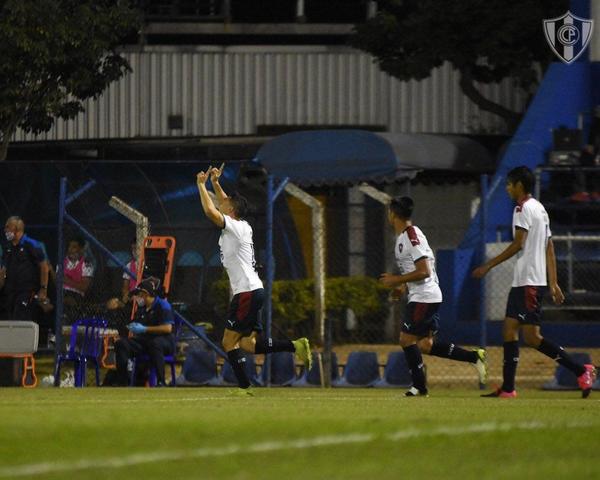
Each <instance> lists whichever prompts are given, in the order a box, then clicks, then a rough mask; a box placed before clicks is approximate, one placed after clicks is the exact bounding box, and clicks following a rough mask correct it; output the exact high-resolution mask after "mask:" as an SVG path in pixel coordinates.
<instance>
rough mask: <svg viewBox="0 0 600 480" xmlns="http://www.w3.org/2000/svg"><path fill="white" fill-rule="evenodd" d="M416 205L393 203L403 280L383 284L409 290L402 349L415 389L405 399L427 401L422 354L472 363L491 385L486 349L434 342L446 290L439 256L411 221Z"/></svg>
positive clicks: (404, 200) (384, 278)
mask: <svg viewBox="0 0 600 480" xmlns="http://www.w3.org/2000/svg"><path fill="white" fill-rule="evenodd" d="M413 208H414V203H413V201H412V199H411V198H409V197H396V198H394V199H392V201H391V202H390V205H389V209H388V220H389V222H390V224H391V225H392V226H393V227H394V231H395V232H396V234H397V235H398V238H397V239H396V246H395V249H394V253H395V256H396V263H397V265H398V268H399V269H400V272H401V275H392V274H390V273H384V274H382V275H381V278H380V282H381V283H382V284H383V285H385V286H386V287H389V288H394V289H395V291H394V293H395V294H396V295H397V293H401V292H403V291H404V290H406V288H407V287H408V305H407V309H406V319H405V320H404V321H403V323H402V329H401V333H400V345H401V346H402V350H404V355H405V356H406V362H407V363H408V368H409V369H410V372H411V375H412V381H413V385H412V387H411V388H410V389H409V390H408V391H407V392H406V393H405V395H406V396H407V397H416V396H427V384H426V379H425V371H424V365H423V357H422V356H421V352H423V353H426V354H428V355H434V356H436V357H442V358H449V359H451V360H458V361H459V362H469V363H472V364H473V365H474V366H475V368H476V369H477V373H478V375H479V382H480V383H481V384H485V383H486V381H487V363H486V353H485V350H483V349H482V348H480V349H476V350H465V349H464V348H461V347H459V346H457V345H455V344H453V343H443V342H440V341H438V340H437V339H436V338H435V335H436V333H437V332H438V318H439V315H438V310H439V308H440V305H441V304H442V291H441V290H440V285H439V281H438V276H437V273H436V271H435V257H434V255H433V251H432V250H431V248H430V247H429V243H428V242H427V238H426V237H425V234H424V233H423V232H422V231H421V229H420V228H419V227H417V226H415V225H413V224H412V222H411V217H412V212H413Z"/></svg>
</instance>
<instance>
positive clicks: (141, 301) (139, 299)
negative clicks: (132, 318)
mask: <svg viewBox="0 0 600 480" xmlns="http://www.w3.org/2000/svg"><path fill="white" fill-rule="evenodd" d="M135 303H137V305H138V307H143V306H144V305H145V304H146V302H145V301H144V299H143V298H141V297H136V299H135Z"/></svg>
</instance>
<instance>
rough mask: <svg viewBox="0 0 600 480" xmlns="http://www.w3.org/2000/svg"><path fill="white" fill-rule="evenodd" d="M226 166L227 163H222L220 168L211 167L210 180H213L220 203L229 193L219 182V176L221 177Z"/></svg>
mask: <svg viewBox="0 0 600 480" xmlns="http://www.w3.org/2000/svg"><path fill="white" fill-rule="evenodd" d="M224 168H225V164H224V163H222V164H221V166H220V167H219V168H211V169H210V181H211V182H212V186H213V189H214V191H215V195H216V196H217V202H218V203H219V205H221V204H222V203H223V200H225V199H226V198H228V197H227V194H226V193H225V191H224V190H223V188H222V187H221V184H220V183H219V178H221V174H222V173H223V169H224Z"/></svg>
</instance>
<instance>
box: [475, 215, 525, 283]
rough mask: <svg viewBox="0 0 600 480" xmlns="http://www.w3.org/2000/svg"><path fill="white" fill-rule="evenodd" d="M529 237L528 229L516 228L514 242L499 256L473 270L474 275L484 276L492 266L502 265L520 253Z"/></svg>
mask: <svg viewBox="0 0 600 480" xmlns="http://www.w3.org/2000/svg"><path fill="white" fill-rule="evenodd" d="M526 238H527V230H525V229H523V228H518V227H517V228H516V229H515V238H514V240H513V241H512V243H511V244H510V245H509V246H508V247H506V248H505V249H504V251H503V252H502V253H501V254H500V255H498V256H497V257H494V258H492V259H491V260H489V261H487V262H486V263H484V264H483V265H480V266H479V267H477V268H476V269H475V270H473V273H472V276H473V277H475V278H483V277H484V276H485V274H486V273H488V272H489V271H490V270H491V269H492V268H494V267H495V266H496V265H500V264H501V263H502V262H505V261H506V260H508V259H509V258H511V257H512V256H514V255H516V254H517V253H519V251H520V250H521V249H522V248H523V245H524V244H525V240H526Z"/></svg>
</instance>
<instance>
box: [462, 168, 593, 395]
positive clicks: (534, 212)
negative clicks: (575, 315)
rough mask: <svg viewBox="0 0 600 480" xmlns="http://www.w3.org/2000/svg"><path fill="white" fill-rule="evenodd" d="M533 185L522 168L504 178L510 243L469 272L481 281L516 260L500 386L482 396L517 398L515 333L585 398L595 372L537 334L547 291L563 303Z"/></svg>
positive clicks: (547, 223)
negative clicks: (562, 370) (570, 378)
mask: <svg viewBox="0 0 600 480" xmlns="http://www.w3.org/2000/svg"><path fill="white" fill-rule="evenodd" d="M534 184H535V177H534V176H533V173H532V172H531V170H529V168H527V167H524V166H522V167H517V168H514V169H512V170H511V171H510V172H508V177H507V180H506V191H507V192H508V195H509V196H510V198H511V199H512V200H515V201H516V202H517V206H516V207H515V210H514V213H513V222H512V224H513V237H514V240H513V241H512V243H511V244H510V245H509V246H508V247H507V248H506V249H505V250H504V251H503V252H502V253H501V254H500V255H498V256H497V257H494V258H493V259H491V260H490V261H488V262H486V263H485V264H483V265H481V266H480V267H478V268H476V269H475V270H474V271H473V276H474V277H475V278H483V276H485V274H486V273H487V272H489V271H490V270H491V269H492V268H494V267H495V266H496V265H499V264H500V263H502V262H504V261H506V260H508V259H509V258H511V257H512V256H513V255H517V263H516V265H515V272H514V276H513V282H512V288H511V290H510V293H509V295H508V304H507V307H506V316H505V318H504V326H503V330H502V334H503V337H504V367H503V370H502V376H503V383H502V387H500V388H499V389H497V390H496V391H494V392H492V393H489V394H486V395H483V396H485V397H501V398H513V397H516V396H517V391H516V390H515V375H516V373H517V364H518V362H519V331H520V330H521V331H522V332H523V338H524V340H525V343H526V344H527V345H529V346H530V347H533V348H536V349H537V350H539V351H540V352H542V353H543V354H544V355H547V356H548V357H550V358H552V359H553V360H556V361H557V362H558V363H559V364H560V365H562V366H564V367H566V368H568V369H569V370H571V371H572V372H573V373H574V374H575V375H576V376H577V381H578V383H579V387H580V388H581V391H582V396H583V398H586V397H587V396H589V394H590V392H591V390H592V384H593V383H594V379H595V376H596V370H595V368H594V366H593V365H581V364H578V363H576V362H574V361H573V359H572V358H571V356H570V355H569V354H568V353H567V352H565V351H564V349H563V348H562V347H559V346H558V345H555V344H554V343H552V342H549V341H548V340H546V339H545V338H544V337H542V335H541V333H540V322H541V318H542V297H543V295H544V292H545V290H546V288H547V286H549V288H550V294H551V295H552V300H553V301H554V303H555V304H556V305H560V304H561V303H562V302H563V301H564V299H565V297H564V295H563V292H562V291H561V289H560V287H559V286H558V282H557V276H556V257H555V255H554V245H553V243H552V238H551V232H550V221H549V219H548V213H546V209H545V208H544V206H543V205H542V204H541V203H540V202H538V201H537V200H536V199H535V198H533V197H532V196H531V192H532V190H533V187H534ZM548 284H549V285H548Z"/></svg>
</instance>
